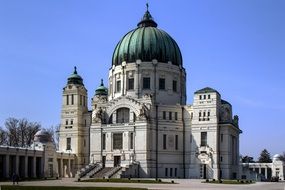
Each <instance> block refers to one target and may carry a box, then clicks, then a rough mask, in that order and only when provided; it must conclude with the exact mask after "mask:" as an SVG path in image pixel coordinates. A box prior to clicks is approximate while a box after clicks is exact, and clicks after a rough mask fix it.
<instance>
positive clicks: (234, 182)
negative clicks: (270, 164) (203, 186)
mask: <svg viewBox="0 0 285 190" xmlns="http://www.w3.org/2000/svg"><path fill="white" fill-rule="evenodd" d="M202 183H216V184H233V185H234V184H252V183H255V182H254V181H251V180H223V179H222V180H208V181H203V182H202Z"/></svg>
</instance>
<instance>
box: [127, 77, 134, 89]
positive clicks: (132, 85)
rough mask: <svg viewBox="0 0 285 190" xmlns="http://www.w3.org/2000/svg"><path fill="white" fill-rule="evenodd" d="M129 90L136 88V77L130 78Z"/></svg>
mask: <svg viewBox="0 0 285 190" xmlns="http://www.w3.org/2000/svg"><path fill="white" fill-rule="evenodd" d="M128 90H134V78H129V80H128Z"/></svg>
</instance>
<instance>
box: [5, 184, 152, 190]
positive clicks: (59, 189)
mask: <svg viewBox="0 0 285 190" xmlns="http://www.w3.org/2000/svg"><path fill="white" fill-rule="evenodd" d="M39 189H40V190H146V189H145V188H128V187H63V186H49V187H48V186H16V185H15V186H12V185H11V186H1V190H39Z"/></svg>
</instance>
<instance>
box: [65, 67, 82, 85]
mask: <svg viewBox="0 0 285 190" xmlns="http://www.w3.org/2000/svg"><path fill="white" fill-rule="evenodd" d="M67 84H80V85H83V86H84V84H83V79H82V77H81V76H80V75H78V74H77V68H76V67H74V71H73V73H72V74H71V75H70V76H69V77H68V79H67Z"/></svg>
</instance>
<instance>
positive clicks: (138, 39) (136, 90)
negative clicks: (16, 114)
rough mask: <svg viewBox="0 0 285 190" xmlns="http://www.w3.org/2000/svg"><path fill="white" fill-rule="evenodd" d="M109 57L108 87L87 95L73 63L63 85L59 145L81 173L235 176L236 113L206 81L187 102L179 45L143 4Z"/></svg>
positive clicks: (236, 152)
mask: <svg viewBox="0 0 285 190" xmlns="http://www.w3.org/2000/svg"><path fill="white" fill-rule="evenodd" d="M111 61H112V63H110V70H109V73H108V82H107V83H108V86H107V87H105V86H104V83H103V81H101V85H100V86H99V87H98V88H97V89H96V91H95V92H94V93H92V94H91V95H89V97H88V94H87V89H86V88H85V86H84V82H83V79H82V77H81V76H80V75H79V72H78V71H77V68H76V67H75V68H74V71H73V73H72V74H71V75H70V76H69V77H68V79H67V84H66V86H65V87H64V88H63V94H62V110H61V125H60V130H59V151H61V152H64V153H69V154H74V155H75V157H76V158H75V163H76V164H75V166H74V173H75V172H76V171H79V172H77V175H78V177H86V176H87V177H106V178H109V177H117V178H121V177H141V178H195V179H201V178H202V179H209V178H213V179H220V178H224V179H239V178H240V176H241V174H240V172H239V135H240V133H241V132H242V131H241V130H240V128H239V123H238V116H237V115H235V116H233V113H232V105H231V104H230V103H229V102H227V101H226V100H224V99H223V98H222V96H221V94H220V93H219V92H218V91H217V90H215V89H213V88H210V87H205V88H202V89H200V90H197V91H196V92H195V93H194V100H193V103H192V104H191V105H188V104H186V99H187V95H186V70H185V69H184V67H183V64H184V63H183V59H182V54H181V52H180V49H179V46H178V44H177V43H176V41H175V40H174V39H173V38H172V37H171V36H170V35H169V34H168V33H167V32H165V31H164V30H162V29H160V28H158V24H157V23H156V22H155V20H154V19H153V17H152V16H151V14H150V12H149V10H148V8H147V10H146V12H145V14H144V15H143V17H142V19H141V20H140V21H139V22H138V24H137V27H136V28H134V29H133V30H131V31H129V32H128V33H126V34H125V35H124V36H123V37H122V39H121V40H120V41H119V42H118V44H117V46H116V47H115V50H114V53H113V57H112V60H111ZM186 64H187V63H186ZM90 96H92V98H91V105H92V106H91V110H89V109H88V101H89V98H90Z"/></svg>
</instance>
